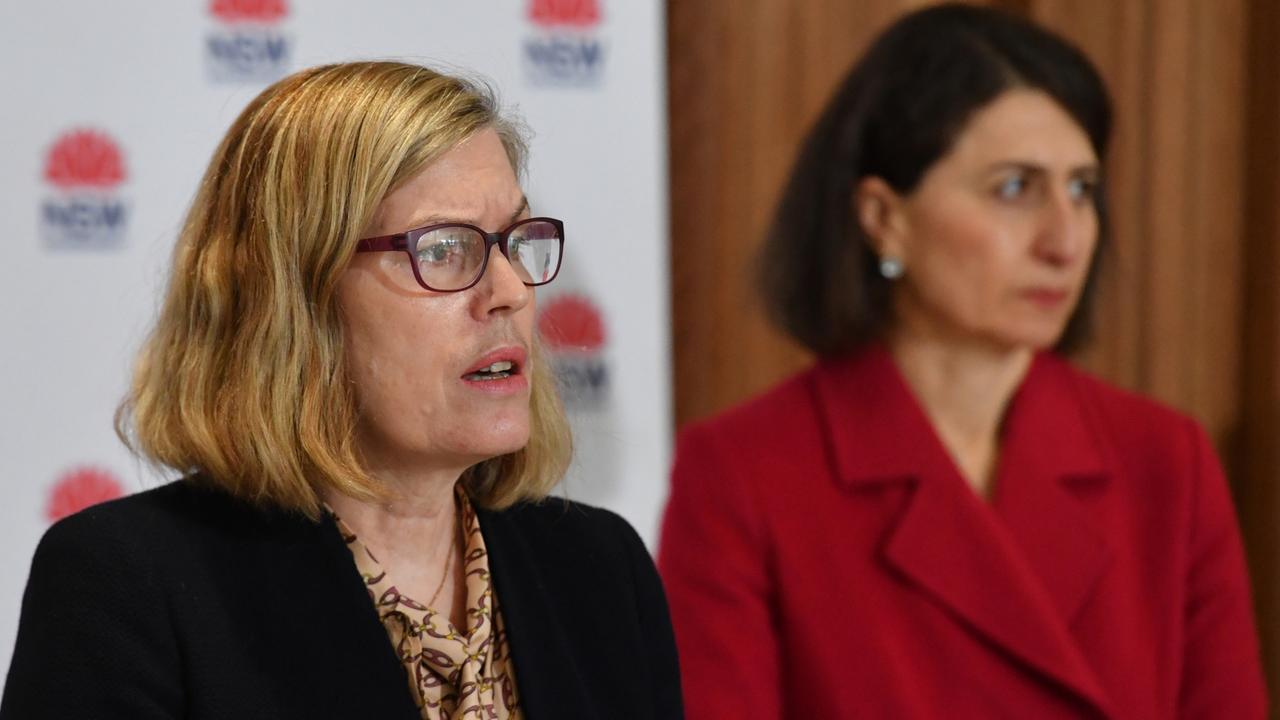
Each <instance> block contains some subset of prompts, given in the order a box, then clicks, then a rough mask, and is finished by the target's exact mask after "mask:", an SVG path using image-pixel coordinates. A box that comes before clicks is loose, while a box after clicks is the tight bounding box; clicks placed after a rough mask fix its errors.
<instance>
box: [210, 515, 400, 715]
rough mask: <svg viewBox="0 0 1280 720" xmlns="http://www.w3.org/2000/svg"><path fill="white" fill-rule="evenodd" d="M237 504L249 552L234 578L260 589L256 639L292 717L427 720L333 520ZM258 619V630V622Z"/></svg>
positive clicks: (245, 609) (252, 615) (248, 615)
mask: <svg viewBox="0 0 1280 720" xmlns="http://www.w3.org/2000/svg"><path fill="white" fill-rule="evenodd" d="M228 502H235V504H236V505H237V508H236V509H235V510H234V513H235V515H234V517H235V525H234V526H235V527H236V528H237V533H238V534H239V535H240V536H241V537H242V538H243V542H244V543H245V545H244V547H243V548H242V549H241V550H238V551H237V557H238V558H239V563H238V564H237V565H236V566H235V567H233V568H230V570H229V572H232V573H235V575H236V576H238V578H239V580H238V581H237V583H238V584H240V585H243V586H244V587H247V588H251V589H252V590H253V593H252V594H251V595H247V596H246V598H245V599H244V602H243V606H242V607H239V606H238V607H237V608H236V609H235V610H234V612H235V613H236V614H242V615H244V617H245V619H244V621H243V624H245V626H246V627H251V628H254V629H255V632H253V633H251V634H250V635H249V636H248V637H249V638H250V640H249V641H250V642H252V643H253V644H254V645H256V646H257V648H258V651H257V654H258V656H259V658H260V659H261V661H262V662H263V663H264V664H265V665H264V668H263V671H264V672H266V673H268V674H269V675H271V676H272V677H277V678H288V679H289V680H288V681H287V682H283V683H279V684H278V685H277V687H276V688H275V689H276V691H277V692H279V693H281V694H282V695H283V696H285V697H286V698H288V699H287V700H286V701H285V703H284V704H285V706H286V707H297V708H309V710H308V714H309V715H311V716H313V717H334V718H347V717H380V718H403V719H404V720H411V719H416V718H418V717H419V713H418V709H417V707H415V705H414V702H413V697H412V695H411V694H410V693H409V688H408V684H407V683H408V678H407V677H406V674H405V671H404V668H403V667H402V666H401V665H400V662H399V660H398V659H397V658H396V655H395V651H394V649H393V648H392V646H391V640H390V639H389V638H388V637H387V633H386V630H385V629H384V628H383V627H382V624H381V623H380V622H379V621H378V618H377V613H376V612H375V611H374V607H373V603H372V601H370V599H369V595H368V592H367V591H366V590H365V587H364V584H363V582H362V581H361V579H360V576H359V574H358V573H357V571H356V569H355V563H354V562H353V561H352V559H351V555H350V552H349V551H348V550H347V548H346V546H345V545H344V544H343V542H342V538H341V536H340V535H339V534H338V531H337V528H336V527H335V526H334V524H333V522H332V520H328V519H326V520H325V521H322V522H320V523H314V522H311V521H310V520H308V519H306V518H305V517H302V516H300V515H295V514H293V513H287V512H283V511H277V510H261V509H257V508H249V507H247V506H242V505H240V504H239V503H238V502H237V501H230V500H228ZM255 619H256V620H255Z"/></svg>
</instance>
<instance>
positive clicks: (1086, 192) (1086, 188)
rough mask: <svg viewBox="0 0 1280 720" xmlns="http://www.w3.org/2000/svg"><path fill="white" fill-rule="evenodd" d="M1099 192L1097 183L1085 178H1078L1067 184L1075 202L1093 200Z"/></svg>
mask: <svg viewBox="0 0 1280 720" xmlns="http://www.w3.org/2000/svg"><path fill="white" fill-rule="evenodd" d="M1096 191H1097V183H1096V182H1094V181H1093V180H1087V179H1085V178H1076V179H1074V180H1072V181H1071V182H1069V183H1067V192H1068V193H1069V194H1070V195H1071V197H1072V199H1074V200H1092V199H1093V195H1094V193H1095V192H1096Z"/></svg>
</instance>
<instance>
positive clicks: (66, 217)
mask: <svg viewBox="0 0 1280 720" xmlns="http://www.w3.org/2000/svg"><path fill="white" fill-rule="evenodd" d="M126 179H127V171H126V169H125V162H124V154H123V153H122V152H121V151H120V146H119V145H117V144H116V142H115V141H114V140H112V139H111V137H110V136H108V135H107V134H106V133H104V132H101V131H99V130H89V129H76V130H70V131H68V132H65V133H63V134H62V135H61V136H60V137H59V138H58V139H57V140H56V141H55V142H54V143H53V147H52V148H50V150H49V154H48V157H46V159H45V164H44V180H45V182H46V183H47V185H48V187H49V190H50V193H49V194H48V195H47V196H45V199H44V201H43V202H42V203H41V205H40V235H41V237H42V238H43V239H44V243H45V245H46V246H47V247H50V248H56V249H90V248H92V249H104V248H106V249H110V248H117V247H120V246H121V245H123V244H124V239H125V228H126V225H127V222H128V215H129V207H128V203H127V202H126V201H125V200H124V199H123V198H122V197H120V194H119V192H118V188H119V186H120V185H121V184H122V183H124V181H125V180H126Z"/></svg>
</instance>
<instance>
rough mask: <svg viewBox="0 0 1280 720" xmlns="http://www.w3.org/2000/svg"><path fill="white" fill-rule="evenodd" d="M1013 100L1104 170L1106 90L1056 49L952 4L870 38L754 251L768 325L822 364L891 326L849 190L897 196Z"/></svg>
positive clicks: (1087, 299)
mask: <svg viewBox="0 0 1280 720" xmlns="http://www.w3.org/2000/svg"><path fill="white" fill-rule="evenodd" d="M1015 88H1029V89H1034V90H1040V91H1042V92H1044V93H1046V94H1048V95H1049V96H1050V97H1052V98H1053V99H1054V100H1056V101H1057V102H1058V104H1059V105H1061V106H1062V108H1063V109H1064V110H1066V112H1067V113H1068V114H1069V115H1070V116H1071V117H1072V118H1073V119H1074V120H1075V121H1076V122H1077V123H1078V124H1079V125H1080V127H1081V128H1082V129H1083V130H1084V132H1085V133H1086V134H1087V135H1088V137H1089V142H1090V144H1091V145H1092V146H1093V150H1094V152H1095V153H1096V154H1097V156H1098V159H1099V161H1102V160H1103V159H1104V157H1105V154H1106V147H1107V138H1108V136H1109V135H1110V131H1111V103H1110V100H1109V99H1108V97H1107V92H1106V88H1105V87H1104V86H1103V83H1102V79H1101V78H1100V77H1099V76H1098V73H1097V70H1095V69H1094V67H1093V65H1092V64H1091V63H1090V62H1089V60H1088V59H1087V58H1085V56H1084V54H1083V53H1081V52H1080V51H1079V50H1078V49H1076V48H1075V47H1074V46H1072V45H1071V44H1069V43H1068V42H1066V41H1065V40H1063V39H1062V38H1059V37H1057V36H1056V35H1053V34H1052V33H1050V32H1048V31H1046V30H1044V29H1042V28H1040V27H1037V26H1036V25H1033V24H1032V23H1030V22H1028V21H1026V20H1023V19H1021V18H1018V17H1015V16H1013V15H1009V14H1007V13H1004V12H1001V11H997V10H991V9H987V8H980V7H973V6H968V5H955V4H949V5H939V6H935V7H931V8H927V9H925V10H921V11H918V12H915V13H911V14H909V15H906V16H905V17H903V18H902V19H900V20H898V21H897V22H896V23H894V24H893V25H892V26H890V27H889V28H888V29H887V30H886V31H885V32H884V33H882V34H881V35H880V36H879V38H877V39H876V41H875V42H874V43H873V44H872V46H871V48H870V49H869V50H868V51H867V53H866V54H865V55H864V56H863V57H862V59H861V60H860V61H859V62H858V63H857V64H855V65H854V67H853V69H852V70H851V71H850V72H849V75H848V76H847V77H846V78H845V80H844V82H843V83H842V84H841V85H840V87H839V88H838V89H837V90H836V93H835V95H834V96H833V97H832V98H831V100H830V102H829V103H828V105H827V107H826V109H825V110H824V111H823V113H822V115H821V117H820V118H819V119H818V122H817V124H816V125H815V126H814V128H813V129H812V130H811V131H810V133H809V136H808V138H807V139H806V140H805V142H804V145H803V148H802V150H801V152H800V156H799V158H798V160H797V162H796V165H795V168H794V170H793V171H792V173H791V178H790V180H789V181H788V183H787V185H786V188H785V189H784V191H783V195H782V198H781V201H780V203H779V206H778V209H777V212H776V214H775V216H774V220H773V224H772V227H771V228H770V230H769V233H768V235H767V237H766V238H765V242H764V246H763V248H762V249H761V254H760V256H759V263H758V268H759V274H760V281H761V287H762V288H763V293H764V299H765V305H766V308H767V310H768V312H769V314H770V315H771V317H772V319H773V320H774V322H775V323H776V324H778V325H779V326H780V327H781V328H782V329H783V330H784V331H786V332H787V333H788V334H790V335H791V336H792V337H793V338H795V339H796V340H798V341H799V342H800V343H801V344H803V345H805V346H807V347H808V348H809V349H811V350H813V351H814V352H816V353H818V354H820V355H832V354H836V353H840V352H845V351H848V350H851V349H853V348H856V347H858V346H859V345H861V344H863V343H866V342H867V341H869V340H872V339H874V338H875V337H877V336H878V334H879V333H880V332H881V331H882V330H883V329H884V328H885V326H886V324H887V323H888V321H889V319H890V312H891V305H890V283H889V281H888V280H885V279H884V278H882V277H881V276H880V274H879V272H878V259H877V258H876V256H875V254H874V253H873V252H872V250H871V247H870V245H869V244H868V243H867V238H866V237H865V234H864V233H863V231H862V228H861V226H860V225H859V223H858V221H857V218H856V217H855V215H854V209H853V194H854V190H855V188H856V186H857V184H858V182H859V181H860V180H861V179H863V178H864V177H872V176H874V177H879V178H881V179H883V180H884V181H885V182H886V183H888V184H889V185H890V186H891V187H893V188H894V190H896V191H897V192H899V193H901V194H909V193H910V192H911V191H912V190H913V189H914V188H915V187H916V185H917V184H918V183H919V181H920V179H921V177H923V176H924V174H925V173H926V172H927V171H928V169H929V168H930V167H931V166H932V165H933V164H934V163H935V162H937V161H938V160H939V159H940V158H942V157H943V156H944V155H945V154H946V153H947V152H948V150H949V149H950V148H951V145H952V144H953V142H954V141H955V139H956V137H957V136H958V135H959V134H960V132H961V130H963V129H964V127H965V125H966V123H967V122H968V120H969V118H970V117H971V116H972V115H973V114H974V113H975V112H976V111H978V110H979V109H981V108H982V107H984V106H986V105H987V104H989V103H991V102H992V101H993V100H995V99H996V97H998V96H999V95H1001V94H1002V93H1004V92H1005V91H1008V90H1011V89H1015ZM1103 197H1104V188H1103V187H1102V186H1101V183H1100V184H1099V187H1098V191H1097V193H1096V195H1095V201H1094V202H1095V204H1096V209H1097V213H1098V228H1099V237H1098V246H1097V249H1096V250H1095V252H1094V255H1093V260H1092V264H1091V266H1090V268H1089V272H1088V277H1087V279H1086V281H1085V287H1084V291H1083V293H1082V295H1081V298H1080V303H1079V305H1078V306H1077V307H1076V309H1075V311H1074V313H1073V314H1072V316H1071V318H1070V320H1069V321H1068V323H1067V327H1066V329H1065V331H1064V332H1063V335H1062V337H1061V338H1060V339H1059V341H1058V345H1057V347H1056V348H1055V349H1057V350H1058V351H1060V352H1064V353H1066V352H1070V351H1072V350H1074V349H1075V348H1076V347H1078V346H1079V345H1080V344H1081V343H1082V342H1083V341H1084V340H1085V339H1086V338H1087V336H1088V333H1089V326H1090V307H1091V304H1092V299H1093V295H1094V290H1095V286H1096V284H1097V274H1098V266H1099V259H1100V257H1101V256H1102V253H1103V250H1104V248H1105V239H1106V228H1107V223H1106V208H1105V206H1104V201H1103Z"/></svg>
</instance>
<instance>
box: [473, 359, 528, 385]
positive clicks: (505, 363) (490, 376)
mask: <svg viewBox="0 0 1280 720" xmlns="http://www.w3.org/2000/svg"><path fill="white" fill-rule="evenodd" d="M519 373H520V368H519V366H518V365H516V364H515V363H513V362H511V361H510V360H499V361H498V362H495V363H493V364H492V365H487V366H485V367H482V368H480V369H479V370H476V371H474V372H469V373H467V374H466V375H463V376H462V379H463V380H475V381H480V382H484V381H488V380H502V379H503V378H509V377H511V376H512V375H518V374H519Z"/></svg>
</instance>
